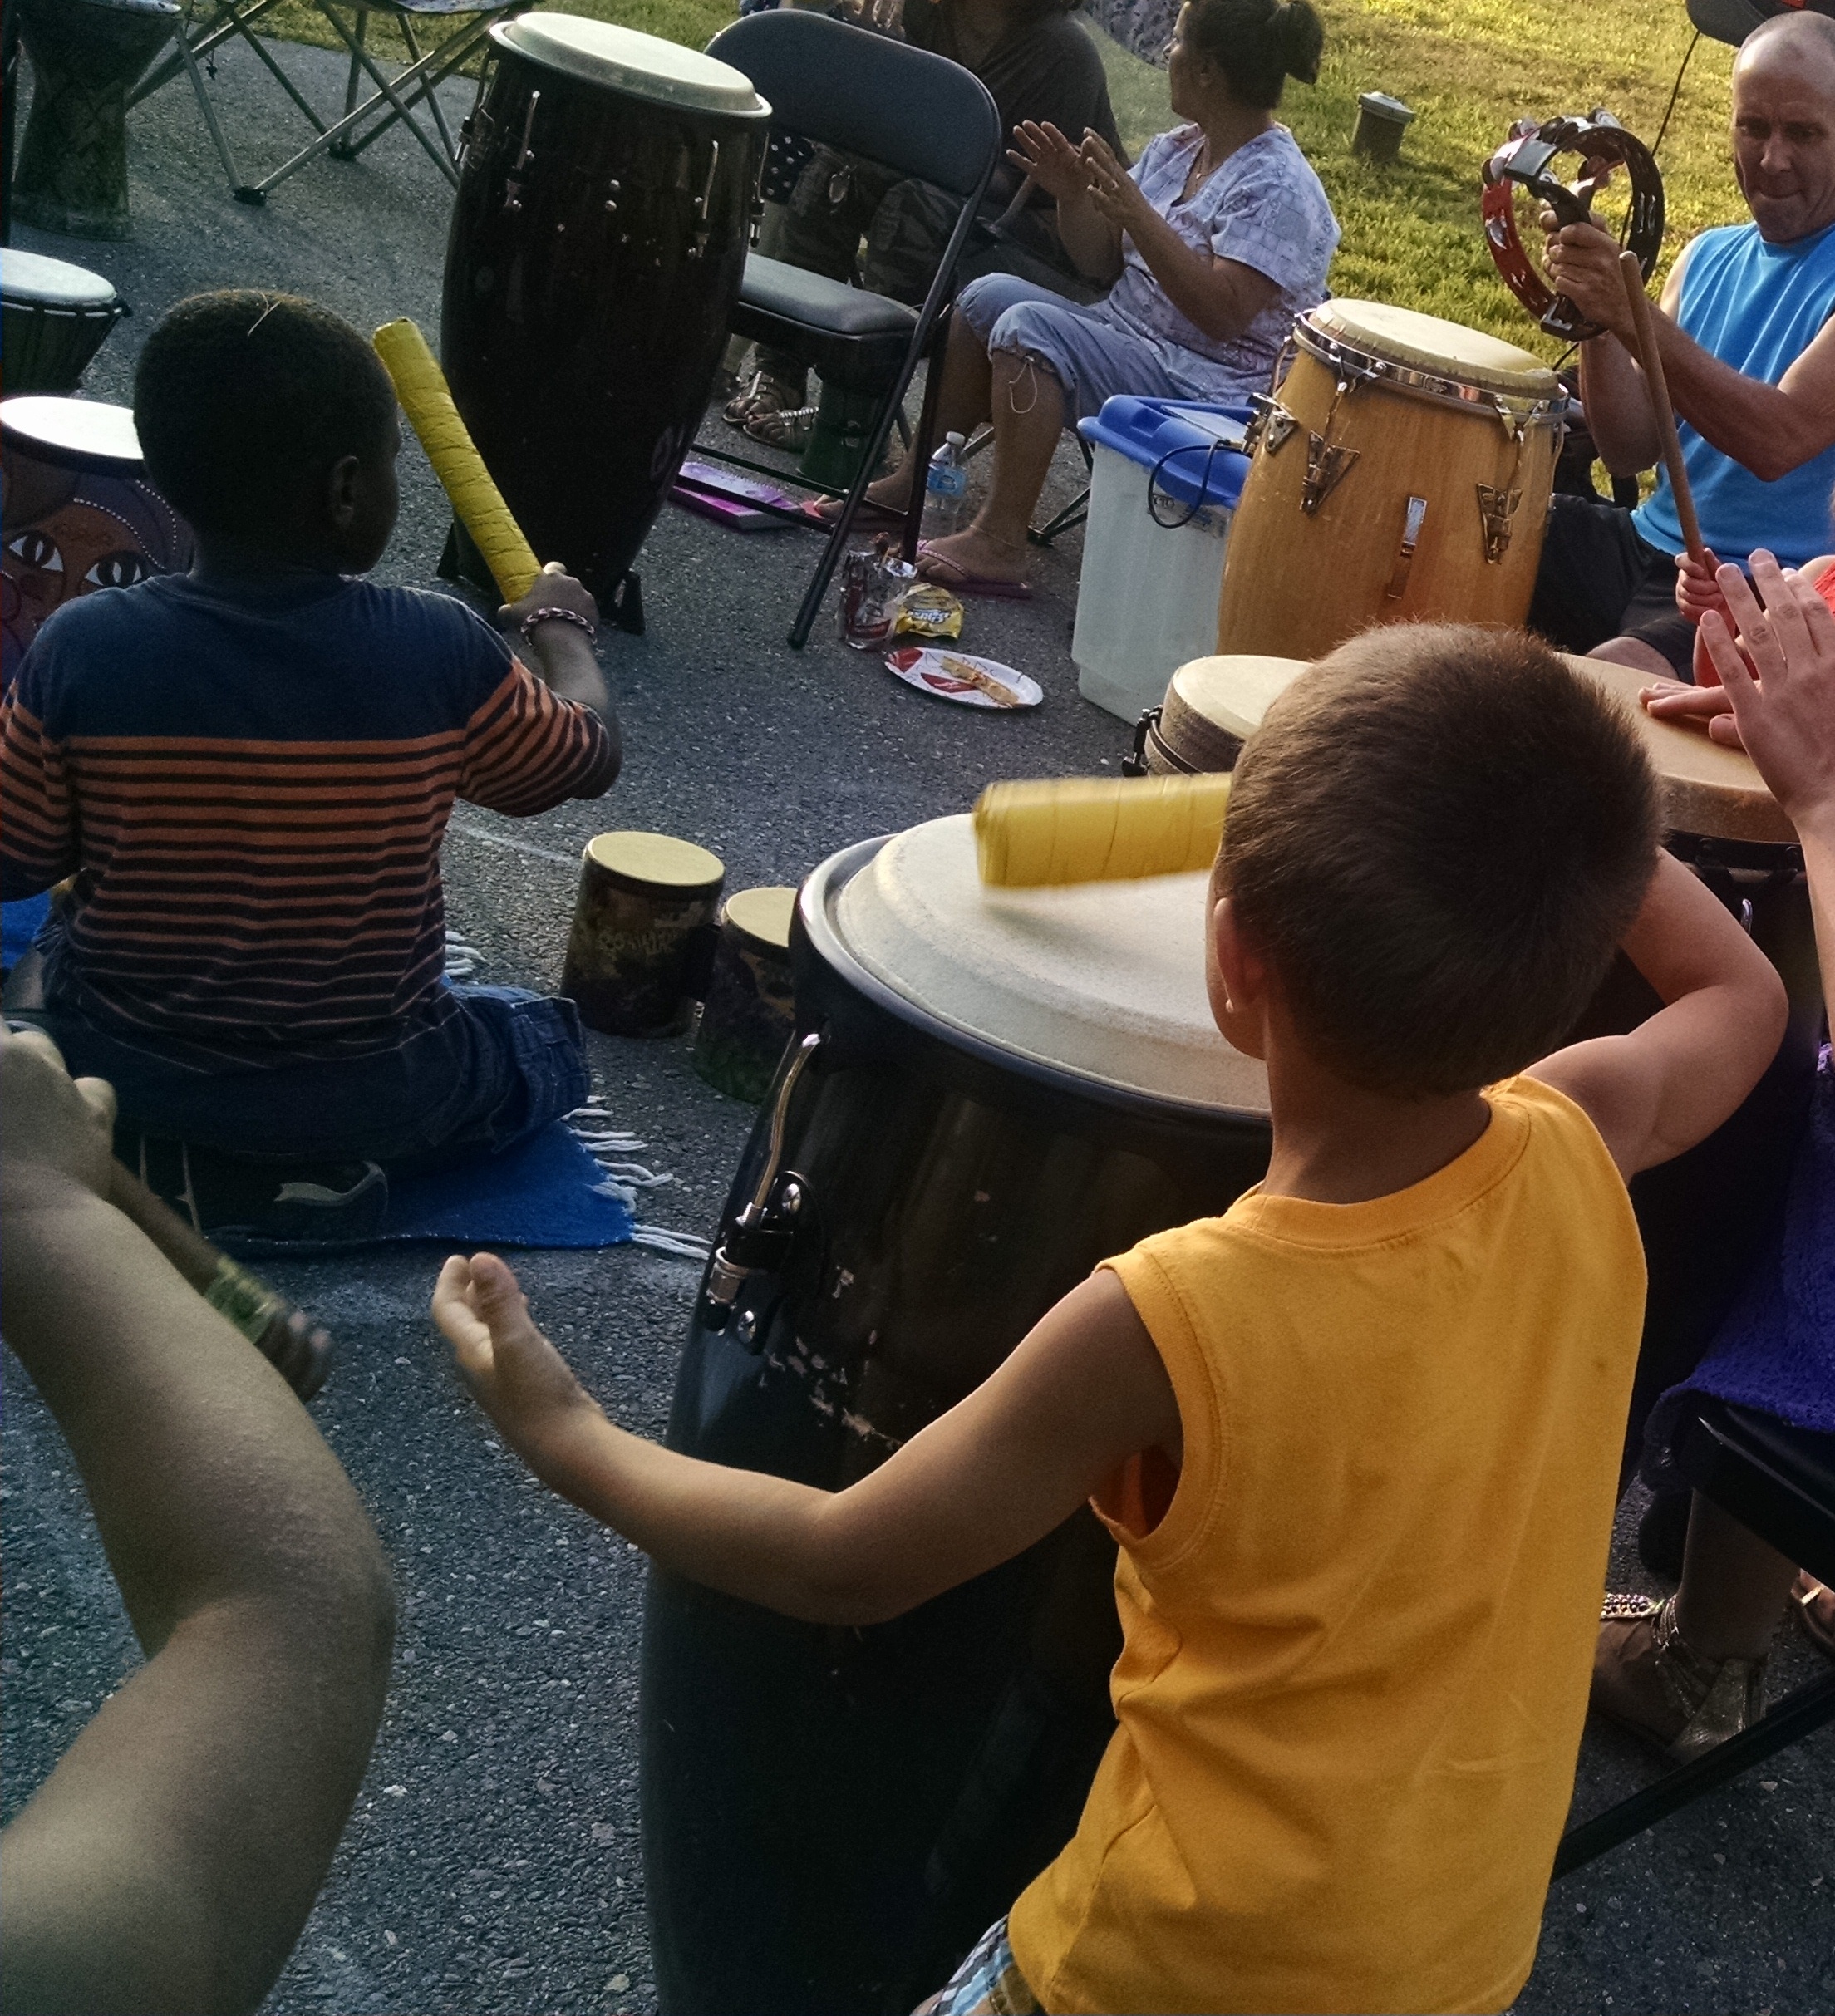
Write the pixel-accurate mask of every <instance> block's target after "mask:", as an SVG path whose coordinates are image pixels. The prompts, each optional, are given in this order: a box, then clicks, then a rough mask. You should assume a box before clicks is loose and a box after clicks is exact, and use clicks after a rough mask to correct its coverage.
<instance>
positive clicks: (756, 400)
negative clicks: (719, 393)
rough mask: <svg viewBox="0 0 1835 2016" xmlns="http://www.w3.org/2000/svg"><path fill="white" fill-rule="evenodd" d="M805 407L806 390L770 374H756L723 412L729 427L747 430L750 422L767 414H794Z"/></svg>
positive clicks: (728, 402) (763, 372)
mask: <svg viewBox="0 0 1835 2016" xmlns="http://www.w3.org/2000/svg"><path fill="white" fill-rule="evenodd" d="M802 403H803V388H802V387H801V386H796V385H786V384H785V382H784V381H783V380H782V379H781V378H774V377H772V376H770V373H769V372H768V371H754V372H753V373H752V375H751V376H750V378H748V379H747V380H746V381H745V383H744V384H743V385H741V386H740V388H739V390H738V391H737V392H735V394H734V395H733V396H732V397H731V399H729V400H728V401H726V405H725V406H723V407H721V418H722V419H724V420H725V421H726V424H727V425H728V426H729V427H743V426H744V425H745V423H746V422H747V421H748V420H754V419H757V418H759V417H760V415H764V414H766V413H782V412H785V411H794V410H795V408H797V407H799V406H801V405H802Z"/></svg>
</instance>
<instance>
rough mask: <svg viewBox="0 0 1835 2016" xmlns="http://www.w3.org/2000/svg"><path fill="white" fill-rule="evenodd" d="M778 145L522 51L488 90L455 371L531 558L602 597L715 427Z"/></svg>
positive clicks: (461, 286) (456, 218)
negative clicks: (754, 217) (761, 196)
mask: <svg viewBox="0 0 1835 2016" xmlns="http://www.w3.org/2000/svg"><path fill="white" fill-rule="evenodd" d="M765 131H766V122H765V120H764V119H763V118H761V117H748V116H742V115H737V114H729V113H721V112H716V111H701V110H696V109H691V108H686V107H681V106H671V105H662V104H657V103H653V102H652V101H648V100H646V99H642V98H640V97H637V96H633V95H632V94H629V93H627V92H622V91H614V90H612V89H609V88H608V87H606V86H603V85H598V84H593V83H590V82H588V81H584V80H583V79H581V78H578V77H575V76H568V75H566V74H563V73H561V72H558V71H553V70H551V69H549V68H548V67H546V66H543V65H540V64H537V63H535V62H533V61H530V60H529V58H528V57H524V56H522V55H520V54H519V53H518V52H515V51H514V50H513V49H509V48H503V47H499V48H498V49H497V50H496V51H495V52H494V54H493V56H492V57H491V59H490V61H489V66H487V69H486V71H485V76H484V78H483V79H482V81H481V82H480V87H479V97H478V101H477V105H476V107H475V110H474V111H473V114H472V116H471V118H470V120H468V121H467V125H466V140H465V158H464V165H463V168H462V170H461V172H460V182H459V190H458V194H457V196H456V198H455V201H454V204H453V211H452V225H451V231H450V236H449V238H448V241H447V248H446V271H445V293H444V298H443V306H442V311H441V320H440V332H441V333H440V352H441V361H442V364H443V366H444V367H445V374H446V377H447V381H448V382H449V383H450V386H451V388H452V395H453V399H454V401H455V404H456V405H457V406H458V408H459V411H460V414H461V415H463V417H464V419H465V424H466V425H467V426H468V427H469V428H470V430H471V435H472V438H473V440H475V442H476V443H477V445H478V449H479V452H480V454H481V455H483V457H484V460H485V465H486V466H487V467H488V468H489V470H490V473H491V474H492V475H493V477H494V478H495V479H496V482H497V484H498V487H499V489H501V490H502V492H503V493H504V498H505V499H506V500H507V501H508V503H509V507H510V509H511V510H512V511H513V512H514V514H515V515H516V518H517V519H518V521H519V523H520V524H521V525H522V528H523V530H524V533H525V534H527V535H528V538H529V543H531V545H532V546H534V549H535V551H536V552H537V553H538V554H539V556H540V557H541V558H543V559H544V561H545V560H559V561H560V562H561V563H563V565H564V566H565V567H566V568H568V571H569V572H570V573H574V574H577V575H578V576H579V578H581V579H582V580H583V581H584V582H585V583H586V584H587V586H588V588H591V589H592V590H593V593H595V594H598V595H599V596H601V597H604V596H606V595H607V594H608V593H610V592H611V591H612V589H613V588H615V587H616V586H617V582H618V580H619V578H621V577H622V575H623V574H624V573H625V572H626V571H627V569H628V568H629V567H630V565H631V563H632V560H633V559H635V558H636V557H637V549H638V548H639V547H640V546H641V545H642V543H643V539H644V536H645V534H647V532H648V531H649V529H650V526H651V524H652V520H653V519H655V517H656V514H657V511H658V510H659V509H661V508H662V501H663V499H664V498H665V497H666V496H667V494H668V490H669V486H670V484H672V482H673V481H674V479H675V475H676V470H677V469H678V468H679V467H680V465H681V458H682V455H683V453H684V451H685V450H686V447H687V445H688V443H689V442H690V441H691V440H692V439H693V438H694V434H695V430H696V427H697V426H698V425H699V424H700V421H701V414H702V411H703V409H704V408H705V406H706V401H707V396H708V393H709V391H710V389H711V386H712V383H713V380H714V375H715V372H716V370H717V369H718V367H719V362H720V357H721V352H722V350H723V348H724V347H725V345H726V325H727V320H728V317H729V316H730V314H731V309H732V306H733V303H734V302H735V300H736V298H737V297H738V293H739V284H740V278H741V276H742V275H743V273H744V271H745V254H746V238H747V234H748V232H749V230H750V216H751V209H752V203H753V195H754V190H755V185H756V183H757V179H758V165H759V161H760V156H761V155H762V152H763V149H764V145H765ZM716 147H717V150H718V151H717V154H716ZM525 149H526V151H527V154H528V155H529V158H528V159H527V160H523V159H522V157H523V155H524V151H525ZM519 161H521V162H522V165H521V166H520V167H519V165H518V164H519ZM703 210H704V212H705V214H702V213H703Z"/></svg>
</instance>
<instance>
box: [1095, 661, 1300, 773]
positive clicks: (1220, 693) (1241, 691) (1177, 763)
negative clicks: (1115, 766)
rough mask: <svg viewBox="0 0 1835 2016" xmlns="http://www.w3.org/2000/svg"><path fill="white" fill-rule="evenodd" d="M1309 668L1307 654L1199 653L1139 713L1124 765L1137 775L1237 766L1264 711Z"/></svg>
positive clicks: (1228, 768) (1259, 723)
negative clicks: (1155, 703)
mask: <svg viewBox="0 0 1835 2016" xmlns="http://www.w3.org/2000/svg"><path fill="white" fill-rule="evenodd" d="M1307 669H1308V668H1307V665H1306V661H1305V660H1304V659H1303V658H1257V657H1251V656H1236V657H1227V658H1193V660H1192V661H1191V662H1190V663H1189V664H1188V665H1182V666H1179V668H1178V671H1176V672H1174V673H1173V676H1172V679H1171V681H1169V683H1168V686H1167V688H1166V697H1165V699H1164V700H1163V701H1161V703H1160V704H1159V706H1157V707H1149V709H1148V710H1147V711H1146V712H1145V713H1144V715H1142V716H1141V717H1140V725H1139V727H1138V728H1137V729H1136V730H1135V731H1134V755H1132V756H1131V757H1130V758H1129V760H1128V761H1127V763H1126V764H1125V765H1124V768H1125V769H1126V770H1128V771H1129V774H1131V775H1133V776H1136V777H1168V776H1195V775H1197V774H1200V773H1201V772H1203V771H1208V770H1234V769H1235V768H1236V760H1237V757H1238V756H1239V755H1242V745H1243V744H1244V743H1245V742H1246V741H1247V740H1248V739H1249V737H1250V736H1251V735H1253V734H1254V733H1255V731H1256V730H1257V728H1259V727H1260V726H1261V725H1262V715H1264V714H1265V713H1267V711H1268V708H1269V706H1271V705H1272V703H1273V701H1275V700H1277V698H1278V697H1279V696H1281V695H1282V693H1284V692H1286V690H1287V688H1288V687H1289V686H1291V685H1292V683H1293V682H1294V681H1295V680H1296V679H1297V678H1298V677H1299V676H1300V675H1301V673H1302V672H1303V671H1306V670H1307Z"/></svg>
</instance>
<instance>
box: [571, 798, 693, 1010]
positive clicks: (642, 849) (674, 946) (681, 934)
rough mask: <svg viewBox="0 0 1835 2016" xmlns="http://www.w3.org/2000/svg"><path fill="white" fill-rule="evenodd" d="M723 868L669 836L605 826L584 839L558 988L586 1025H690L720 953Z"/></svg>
mask: <svg viewBox="0 0 1835 2016" xmlns="http://www.w3.org/2000/svg"><path fill="white" fill-rule="evenodd" d="M725 880H726V868H724V867H723V866H722V864H721V858H720V856H719V855H718V854H712V853H709V852H708V851H707V849H706V848H705V847H696V845H695V843H693V841H691V840H678V839H676V838H673V837H672V835H671V834H669V833H599V834H598V835H597V836H595V838H593V839H590V840H588V842H587V843H586V850H585V852H584V853H583V855H582V857H581V859H580V891H579V894H578V897H576V898H575V900H574V905H573V929H572V931H571V932H569V933H568V941H567V962H566V964H565V965H564V966H563V967H562V969H561V991H562V993H563V994H564V995H566V996H568V998H569V999H570V1000H571V1001H573V1002H574V1003H575V1004H576V1005H577V1006H578V1009H579V1011H580V1020H582V1021H583V1022H584V1023H585V1024H586V1025H587V1026H588V1028H589V1029H603V1030H605V1031H606V1032H607V1033H608V1035H616V1036H667V1035H675V1034H676V1033H677V1032H678V1031H679V1030H682V1029H685V1028H686V1026H687V1023H688V1017H689V1015H690V1013H691V1007H692V1004H693V1002H694V1001H696V999H697V998H698V997H699V996H700V994H701V989H702V988H703V986H705V985H706V977H707V969H708V966H709V964H710V963H711V960H712V958H713V951H714V919H715V917H716V914H717V913H718V911H719V907H720V891H721V884H722V883H724V882H725Z"/></svg>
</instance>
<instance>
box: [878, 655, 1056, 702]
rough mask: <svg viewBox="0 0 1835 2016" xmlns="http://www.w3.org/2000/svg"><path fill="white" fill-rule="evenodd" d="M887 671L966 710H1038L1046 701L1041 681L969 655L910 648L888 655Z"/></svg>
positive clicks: (922, 691) (996, 663)
mask: <svg viewBox="0 0 1835 2016" xmlns="http://www.w3.org/2000/svg"><path fill="white" fill-rule="evenodd" d="M886 670H887V671H888V672H890V673H891V674H892V676H893V677H894V678H895V679H903V681H904V682H905V684H906V685H907V686H916V687H917V689H918V691H919V692H920V693H934V694H935V695H936V696H937V698H938V699H939V700H954V701H961V702H962V705H963V706H965V707H1003V708H1011V707H1036V706H1038V704H1039V702H1040V701H1041V700H1043V699H1044V698H1045V691H1044V688H1043V687H1041V686H1040V684H1039V682H1038V681H1037V680H1036V679H1028V678H1027V677H1026V674H1025V673H1024V672H1016V671H1014V669H1013V667H1012V666H1011V665H1001V664H999V663H998V662H996V661H995V660H994V659H992V658H972V657H970V656H969V655H968V654H967V652H961V651H944V650H942V649H941V648H939V647H928V646H920V645H915V644H913V645H909V646H908V647H906V648H905V649H904V650H903V651H888V652H887V653H886Z"/></svg>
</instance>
